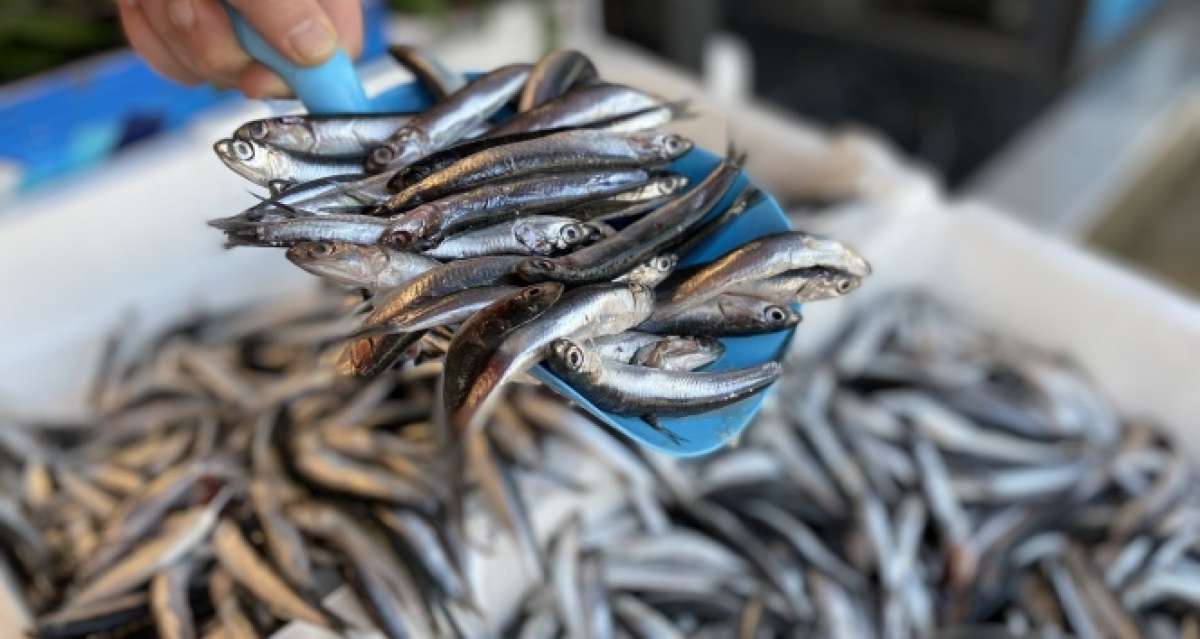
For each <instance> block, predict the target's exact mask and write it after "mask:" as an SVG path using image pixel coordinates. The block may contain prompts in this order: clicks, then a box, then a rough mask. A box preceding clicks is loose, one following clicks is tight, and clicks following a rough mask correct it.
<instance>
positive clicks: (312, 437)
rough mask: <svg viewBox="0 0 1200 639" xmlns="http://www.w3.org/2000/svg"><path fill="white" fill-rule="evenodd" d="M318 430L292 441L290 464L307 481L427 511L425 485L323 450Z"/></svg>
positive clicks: (428, 501) (430, 499)
mask: <svg viewBox="0 0 1200 639" xmlns="http://www.w3.org/2000/svg"><path fill="white" fill-rule="evenodd" d="M320 435H321V433H320V432H318V431H301V432H300V433H298V434H296V435H295V437H294V438H293V440H294V441H293V446H294V448H295V450H294V451H293V453H294V454H293V458H292V464H294V465H295V467H296V470H297V471H298V472H299V473H300V474H301V475H302V476H303V477H305V478H306V479H308V480H309V481H312V482H315V483H317V484H319V485H321V486H324V487H325V488H327V489H330V490H335V491H338V492H343V493H347V494H351V495H357V496H359V497H360V498H363V497H365V498H367V499H373V500H378V501H385V502H392V503H400V504H409V505H412V506H415V507H418V508H429V507H430V502H431V501H432V500H433V497H434V495H433V494H432V493H431V492H430V491H429V490H428V489H427V488H426V487H424V486H421V485H419V484H415V483H413V482H412V481H408V480H405V479H403V478H401V477H398V476H396V475H395V474H394V473H392V472H389V471H388V470H386V469H384V468H381V467H379V466H375V465H373V464H368V463H366V462H361V461H358V460H356V459H352V458H350V457H347V456H345V455H341V454H338V453H336V452H334V451H332V450H328V449H326V448H325V447H324V446H323V445H322V444H323V440H322V438H321V436H320Z"/></svg>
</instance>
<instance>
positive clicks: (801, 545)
mask: <svg viewBox="0 0 1200 639" xmlns="http://www.w3.org/2000/svg"><path fill="white" fill-rule="evenodd" d="M745 511H746V514H748V515H750V516H751V517H753V518H755V519H757V520H758V521H760V522H762V523H763V524H764V525H766V526H767V527H768V528H770V529H771V530H773V531H774V532H775V533H776V534H778V535H779V536H780V537H781V538H783V539H784V540H785V541H787V542H788V543H789V544H790V545H791V546H792V548H793V549H794V550H795V551H796V552H797V553H798V554H799V555H800V556H801V557H803V558H804V559H805V560H806V561H808V562H809V563H811V564H812V565H813V566H816V567H817V568H818V569H820V570H822V571H823V572H825V573H826V574H828V575H829V576H830V577H833V578H834V579H836V580H837V581H838V582H839V583H841V584H842V585H843V586H845V587H847V588H849V589H851V590H861V589H863V587H864V586H865V585H866V584H865V582H864V580H863V578H862V575H860V574H859V573H857V572H855V571H854V569H853V568H851V567H850V566H848V565H846V563H845V562H844V561H842V560H841V559H840V558H839V557H838V556H837V555H835V554H834V553H833V552H832V551H831V550H829V549H828V548H827V547H826V546H825V544H824V543H823V542H822V541H821V539H820V538H819V537H818V536H817V535H816V533H814V532H813V531H812V530H810V529H809V528H808V526H806V525H804V523H803V522H801V521H800V520H799V519H797V518H795V517H793V516H792V515H791V514H790V513H788V512H787V511H785V510H783V509H782V508H779V507H777V506H775V505H773V504H771V503H769V502H766V501H761V500H759V501H754V502H751V503H750V504H748V505H747V506H746V507H745Z"/></svg>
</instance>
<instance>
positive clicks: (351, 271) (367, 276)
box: [286, 241, 439, 289]
mask: <svg viewBox="0 0 1200 639" xmlns="http://www.w3.org/2000/svg"><path fill="white" fill-rule="evenodd" d="M286 255H287V259H288V260H289V261H291V262H292V263H293V264H295V265H296V266H299V267H300V268H302V269H304V270H306V271H308V272H309V273H312V274H313V275H316V276H318V277H323V278H326V279H328V280H331V281H334V282H337V283H338V284H342V285H344V286H355V287H362V288H369V289H388V288H396V287H398V286H401V285H403V284H404V283H406V282H408V281H410V280H412V279H413V278H415V277H416V276H418V275H420V274H422V273H424V272H426V271H428V270H430V269H433V268H434V267H436V266H438V265H439V262H438V261H437V260H435V259H431V258H429V257H424V256H421V255H416V254H413V253H409V252H407V251H396V250H393V249H389V248H386V247H383V246H378V245H368V246H364V245H361V244H351V243H349V242H328V241H326V242H298V243H296V244H293V245H292V246H289V247H288V249H287V252H286Z"/></svg>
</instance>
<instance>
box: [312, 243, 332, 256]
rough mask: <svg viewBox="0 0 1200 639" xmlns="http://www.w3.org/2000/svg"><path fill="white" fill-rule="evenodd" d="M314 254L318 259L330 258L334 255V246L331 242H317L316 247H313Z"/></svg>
mask: <svg viewBox="0 0 1200 639" xmlns="http://www.w3.org/2000/svg"><path fill="white" fill-rule="evenodd" d="M313 253H314V254H315V255H316V256H317V257H329V256H330V255H333V245H332V244H330V243H329V242H317V243H316V245H315V246H313Z"/></svg>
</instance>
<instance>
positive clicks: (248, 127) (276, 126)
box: [233, 115, 317, 150]
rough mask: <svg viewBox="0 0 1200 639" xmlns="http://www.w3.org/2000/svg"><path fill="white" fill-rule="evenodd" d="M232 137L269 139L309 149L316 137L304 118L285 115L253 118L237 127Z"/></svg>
mask: <svg viewBox="0 0 1200 639" xmlns="http://www.w3.org/2000/svg"><path fill="white" fill-rule="evenodd" d="M233 137H235V138H240V139H242V140H254V141H257V142H268V141H271V142H273V143H274V144H278V145H280V146H284V147H286V148H289V149H298V150H310V149H312V148H314V147H315V146H316V143H317V139H316V135H315V134H314V133H313V130H312V126H311V125H310V123H309V121H308V120H307V119H306V118H302V117H297V116H294V115H285V116H282V117H278V118H267V119H264V120H254V121H252V122H247V123H246V124H243V125H242V126H240V127H238V130H237V131H235V132H234V134H233Z"/></svg>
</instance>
